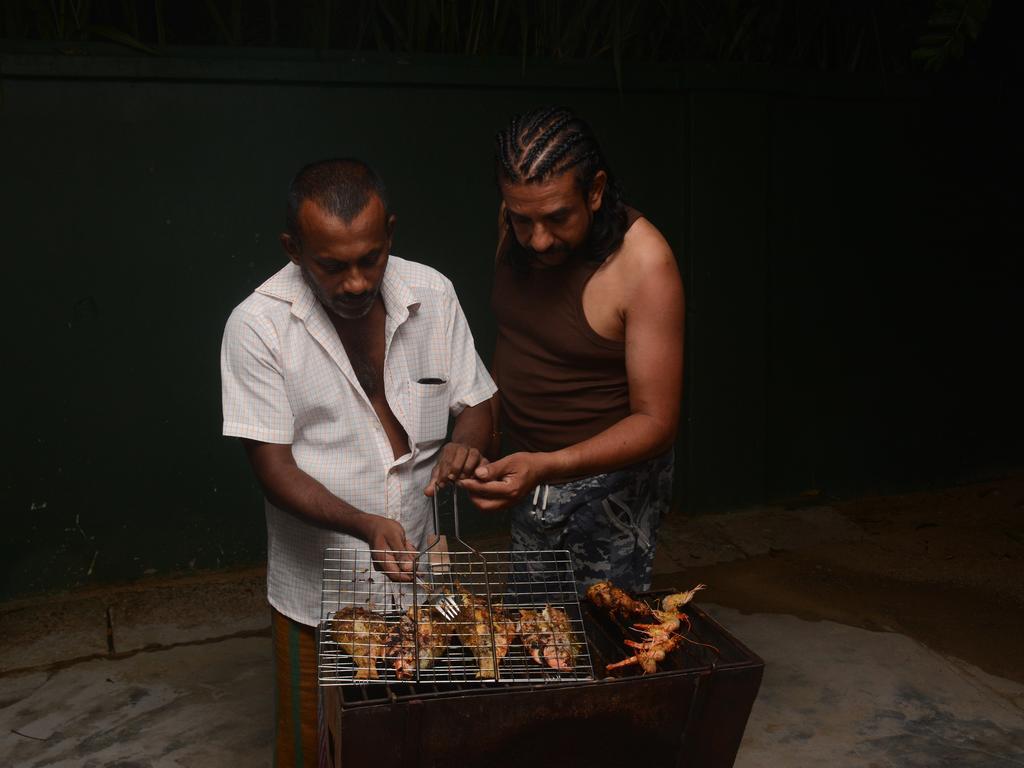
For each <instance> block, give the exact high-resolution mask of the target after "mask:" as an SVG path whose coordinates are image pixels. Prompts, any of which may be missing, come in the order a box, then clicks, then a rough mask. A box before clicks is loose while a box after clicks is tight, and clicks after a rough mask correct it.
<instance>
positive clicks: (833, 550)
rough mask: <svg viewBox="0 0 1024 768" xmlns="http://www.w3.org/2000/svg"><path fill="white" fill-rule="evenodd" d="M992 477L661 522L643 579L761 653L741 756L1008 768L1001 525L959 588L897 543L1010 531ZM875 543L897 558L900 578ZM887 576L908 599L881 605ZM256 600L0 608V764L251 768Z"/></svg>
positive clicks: (146, 595)
mask: <svg viewBox="0 0 1024 768" xmlns="http://www.w3.org/2000/svg"><path fill="white" fill-rule="evenodd" d="M998 489H999V493H998V494H996V498H997V499H1001V500H1002V501H1001V502H1000V504H994V505H991V504H987V503H986V504H978V503H974V502H975V501H976V500H977V499H987V498H989V497H990V496H991V494H988V493H987V492H988V491H989V490H991V487H990V486H978V487H968V488H966V489H953V490H950V491H948V492H941V493H942V494H945V496H943V497H942V498H941V499H940V498H938V497H937V496H936V494H931V495H927V494H924V495H916V496H915V495H911V496H907V497H898V500H899V501H900V503H899V504H896V507H893V505H894V504H895V502H894V498H895V497H889V498H886V499H877V500H862V501H861V502H858V503H857V504H856V505H852V506H851V505H849V504H847V505H828V506H821V505H819V506H806V505H804V504H802V503H801V504H796V505H791V506H790V507H789V508H786V507H779V508H769V509H761V510H748V511H744V512H739V513H735V514H730V515H718V516H714V517H706V518H697V519H692V520H688V519H686V518H684V517H683V516H673V517H670V518H669V519H668V521H667V522H666V524H665V526H664V528H663V531H662V535H661V537H660V542H661V543H660V550H659V557H658V562H657V566H656V571H657V578H656V586H669V585H673V586H677V587H681V588H685V587H689V586H692V584H693V583H694V582H696V581H697V580H700V581H705V582H707V583H708V584H709V588H708V590H707V591H706V592H704V593H702V596H703V597H704V598H705V599H704V600H701V601H700V603H701V606H702V607H703V608H704V609H705V610H707V611H708V612H709V613H711V614H712V615H713V616H714V617H715V618H716V619H718V620H719V621H720V622H721V623H722V624H723V625H724V626H725V627H727V628H728V629H729V630H730V631H731V632H732V633H733V634H734V635H735V636H736V637H738V638H739V639H741V640H742V641H743V642H744V643H746V644H747V645H748V646H750V647H751V648H752V649H753V650H754V651H756V652H757V653H758V654H760V655H761V656H762V657H763V658H764V660H765V663H766V671H765V677H764V682H763V684H762V688H761V693H760V695H759V697H758V700H757V702H756V704H755V706H754V710H753V713H752V714H751V718H750V722H749V724H748V727H747V731H746V735H745V738H744V741H743V745H742V747H741V750H740V754H739V757H738V759H737V766H742V767H744V768H747V767H751V768H752V767H754V766H758V767H759V766H812V765H821V764H824V763H826V762H827V763H829V764H831V765H834V766H858V767H859V766H879V767H881V766H894V767H895V766H900V767H903V766H911V767H916V766H921V767H922V768H923V767H926V766H927V767H928V768H931V767H933V766H947V765H948V766H954V765H956V766H994V767H995V766H999V767H1003V766H1024V679H1022V677H1024V676H1022V675H1021V674H1020V670H1021V669H1024V662H1022V658H1024V643H1022V642H1020V637H1021V636H1022V635H1021V633H1020V632H1019V631H1018V632H1017V634H1016V635H1013V634H1012V633H1013V632H1014V631H1015V630H1017V629H1019V628H1020V627H1021V623H1020V622H1022V621H1024V611H1022V610H1021V609H1022V603H1021V601H1020V600H1019V595H1018V592H1017V591H1016V590H1019V589H1021V588H1022V582H1024V578H1022V573H1024V572H1022V569H1021V568H1020V565H1021V563H1022V562H1024V558H1022V553H1021V552H1020V551H1019V550H1018V549H1015V548H1013V547H1009V548H1007V547H1006V546H1004V544H1003V542H1002V539H998V542H999V546H1000V547H1002V549H999V552H998V554H999V557H995V558H994V559H996V560H998V561H999V564H1000V567H999V568H996V569H994V570H992V569H988V570H985V568H982V569H981V570H982V571H983V572H984V573H985V574H987V576H986V577H985V578H977V573H976V571H977V570H978V567H974V566H972V567H971V568H970V569H969V570H970V572H971V573H970V576H969V578H968V579H967V581H968V582H969V583H967V584H963V583H960V582H959V581H957V580H956V579H953V578H952V577H950V578H946V576H943V575H942V574H941V573H940V574H938V576H937V577H936V578H937V579H938V580H933V581H932V582H927V581H919V580H916V576H915V574H916V573H917V571H916V570H915V568H916V567H917V566H918V565H920V564H919V563H917V560H920V558H921V557H925V555H924V554H921V552H920V551H918V550H921V547H920V542H919V541H917V540H916V539H914V540H913V546H910V545H907V546H909V549H910V550H912V551H911V554H909V555H908V553H907V552H901V551H900V545H899V542H900V541H903V540H904V539H902V538H901V536H903V534H904V533H905V530H904V529H907V530H913V531H918V532H924V533H925V534H927V536H928V537H929V541H930V542H931V543H930V545H929V546H928V547H925V548H924V550H922V551H923V552H925V553H927V552H928V551H931V550H932V549H933V548H934V547H936V546H938V547H939V550H938V551H939V552H940V553H941V554H940V557H941V559H942V561H943V562H946V563H949V562H950V559H951V558H950V557H949V555H950V554H951V553H952V555H953V559H955V558H958V557H963V558H968V559H969V558H970V557H973V556H974V555H976V554H977V553H978V547H979V546H981V545H979V543H978V539H977V536H987V535H989V534H988V533H984V531H991V530H996V531H998V530H1001V528H1000V526H1003V522H1002V521H1003V518H1002V517H1001V515H1002V514H1003V508H1004V507H1007V506H1008V507H1009V508H1010V509H1012V510H1016V511H1017V513H1018V514H1016V515H1015V516H1012V517H1011V518H1010V522H1009V523H1008V525H1010V528H1007V529H1006V531H1009V534H1010V539H1011V541H1017V537H1018V532H1019V528H1020V524H1019V522H1017V519H1018V518H1019V516H1020V515H1019V509H1018V506H1017V505H1018V504H1019V499H1018V496H1019V498H1020V499H1024V481H1021V480H1020V479H1013V478H1011V479H1009V480H1007V481H1006V482H1004V483H1002V484H1001V485H999V486H998ZM972 500H974V501H972ZM897 507H898V508H897ZM967 507H970V509H969V510H967ZM988 507H991V509H989V508H988ZM944 508H949V509H951V510H953V511H952V512H951V518H955V519H956V520H958V521H960V520H963V518H964V516H965V515H966V514H967V513H968V512H969V513H970V515H973V518H972V519H971V520H970V521H968V522H969V523H970V524H971V526H972V527H973V529H975V530H977V531H979V533H977V534H976V536H975V537H974V538H971V536H966V535H964V534H963V532H962V531H958V530H956V528H955V527H953V528H952V529H951V530H950V531H949V541H942V542H939V541H938V539H935V538H934V537H935V536H936V532H935V530H934V529H936V528H943V527H944V523H943V522H942V518H941V510H942V509H944ZM922 510H926V511H927V515H926V516H927V518H928V519H927V520H925V521H924V522H926V523H928V524H927V525H925V526H923V527H921V522H922V521H920V520H918V518H919V516H920V514H921V513H922ZM883 513H884V514H883ZM907 515H909V523H908V522H907V521H906V520H903V517H906V516H907ZM882 520H884V521H885V522H884V523H882V522H879V521H882ZM935 520H938V521H939V522H935ZM872 521H873V522H872ZM915 521H917V522H915ZM986 523H987V524H986ZM879 526H881V527H879ZM1013 526H1016V527H1013ZM1003 527H1004V528H1005V526H1003ZM879 537H880V538H879ZM993 541H995V540H993ZM879 542H882V545H881V547H880V550H879ZM990 545H991V542H989V544H986V545H985V546H986V547H988V549H987V550H986V551H988V553H989V556H990V557H992V550H991V546H990ZM982 549H985V547H982ZM876 550H878V551H885V552H890V553H892V552H895V557H896V559H895V560H894V561H893V562H894V563H895V562H896V561H899V564H898V568H899V573H900V576H899V578H895V579H894V577H893V574H892V573H890V572H889V570H887V569H888V568H889V567H890V565H891V566H892V567H893V568H895V567H896V565H893V564H892V563H890V565H886V563H888V562H889V561H888V560H886V559H885V558H882V559H881V560H879V559H878V558H877V557H875V556H872V555H871V553H872V552H875V551H876ZM914 551H918V552H917V555H916V556H915V555H913V552H914ZM851 552H853V553H856V552H860V556H859V558H855V557H853V555H851V554H849V553H851ZM915 557H916V558H917V559H916V560H915ZM926 565H927V563H926ZM1001 569H1002V570H1001ZM921 571H922V572H929V573H932V574H933V575H935V569H934V568H931V569H929V568H924V567H922V568H921ZM948 573H949V574H953V575H955V574H957V573H959V571H958V569H955V568H950V569H949V571H948ZM943 579H946V580H945V581H943ZM859 580H863V581H864V583H865V584H866V583H868V582H871V583H880V584H881V585H882V587H884V588H885V591H884V592H882V593H879V594H875V595H874V596H872V593H871V591H870V589H867V588H866V587H865V588H860V586H859V585H860V584H861V582H860V581H859ZM717 584H722V585H724V586H723V587H721V588H719V587H717V586H716V585H717ZM892 584H898V585H900V588H901V589H907V590H909V592H907V594H906V595H903V596H898V597H896V598H890V597H889V595H890V593H891V592H892V591H893V590H894V589H896V588H895V587H892ZM877 588H878V587H876V589H877ZM964 589H967V590H974V592H973V593H971V594H972V595H973V596H974V597H975V598H977V599H978V600H979V601H982V602H984V599H988V600H990V601H992V602H993V603H995V604H1001V605H1002V607H1003V610H1002V613H997V612H993V613H992V614H991V615H992V616H995V617H997V618H998V617H1002V615H1003V613H1006V614H1009V615H1010V616H1009V617H1008V618H1002V619H1000V620H1002V621H1003V624H1002V625H1000V624H998V621H997V623H996V625H995V626H993V625H991V624H986V623H982V622H978V621H975V620H974V617H973V615H972V605H971V604H970V603H966V604H965V603H963V602H953V601H951V600H950V599H949V595H950V594H951V591H952V592H955V591H956V590H961V591H962V590H964ZM896 591H898V589H896ZM262 592H263V574H262V573H261V572H260V571H258V570H254V571H241V572H233V573H225V574H207V575H203V576H193V577H188V578H181V579H175V580H167V581H160V582H158V581H154V582H150V583H145V584H139V585H133V586H130V587H121V588H108V589H103V590H96V591H93V592H79V593H76V594H74V595H68V596H63V597H51V598H49V599H45V600H44V599H37V600H28V601H22V602H19V603H12V604H8V605H4V606H0V765H4V766H7V765H10V766H68V767H70V766H76V767H79V766H81V767H85V768H89V767H91V766H120V767H121V768H128V767H129V766H138V767H141V766H154V767H156V768H175V767H178V766H182V767H183V766H190V767H194V768H201V767H204V766H236V765H252V766H264V765H265V766H269V765H270V764H271V758H270V744H271V721H272V702H271V696H270V691H271V678H270V647H269V638H268V635H267V610H266V607H265V603H264V602H263V598H262ZM926 596H927V597H926ZM983 598H984V599H983ZM908 606H915V608H916V609H915V610H914V611H909V613H910V614H912V615H911V616H910V618H909V619H908V618H906V616H907V614H908ZM983 613H984V610H983ZM984 615H986V616H988V615H989V614H984ZM1014 622H1017V623H1016V624H1015V623H1014ZM57 627H59V628H60V629H59V631H55V628H57ZM942 627H945V628H946V629H945V630H944V631H942V630H941V628H942ZM936 628H939V630H937V629H936ZM893 630H895V631H893ZM995 633H999V634H1000V635H1005V634H1006V633H1011V634H1010V636H1009V637H1003V636H1000V637H994V634H995ZM946 634H953V635H957V636H958V637H957V638H954V639H952V640H950V639H948V638H947V637H945V635H946ZM986 636H988V637H989V639H990V641H989V642H987V643H986V642H984V638H985V637H986ZM994 646H996V647H998V648H1002V649H1004V650H1003V651H1001V652H1000V653H998V654H993V653H992V652H991V649H992V647H994ZM986 648H988V651H986ZM951 651H952V652H951ZM996 656H998V658H995V657H996ZM965 659H966V660H965ZM983 670H985V671H983ZM993 670H996V671H999V672H1001V673H1003V676H997V675H996V674H991V673H992V672H993Z"/></svg>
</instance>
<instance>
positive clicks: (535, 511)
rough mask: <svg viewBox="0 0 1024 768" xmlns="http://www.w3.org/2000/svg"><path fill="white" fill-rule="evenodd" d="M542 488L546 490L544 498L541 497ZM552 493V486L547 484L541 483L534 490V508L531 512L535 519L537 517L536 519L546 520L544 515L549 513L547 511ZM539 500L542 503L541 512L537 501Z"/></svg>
mask: <svg viewBox="0 0 1024 768" xmlns="http://www.w3.org/2000/svg"><path fill="white" fill-rule="evenodd" d="M541 488H543V489H544V496H543V498H542V497H541V495H540V489H541ZM550 491H551V486H550V485H548V484H547V483H541V484H540V485H538V486H537V487H536V488H534V489H533V508H532V509H531V510H530V514H531V515H532V516H533V517H535V518H537V517H539V518H540V519H541V520H543V519H544V513H545V512H547V509H548V493H550ZM538 500H540V502H541V505H540V510H538V509H537V501H538Z"/></svg>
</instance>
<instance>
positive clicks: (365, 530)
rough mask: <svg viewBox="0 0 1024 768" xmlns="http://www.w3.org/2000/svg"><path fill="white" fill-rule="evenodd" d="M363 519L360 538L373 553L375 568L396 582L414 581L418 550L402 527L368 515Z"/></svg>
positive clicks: (393, 521) (391, 521) (395, 522)
mask: <svg viewBox="0 0 1024 768" xmlns="http://www.w3.org/2000/svg"><path fill="white" fill-rule="evenodd" d="M363 516H364V518H365V519H363V520H361V523H362V525H361V526H360V528H361V530H360V533H361V534H362V535H361V536H360V538H362V539H363V540H364V541H365V542H366V543H367V544H368V545H369V546H370V549H371V550H372V551H371V557H372V558H373V567H374V568H376V569H377V570H378V571H380V572H381V573H383V574H384V575H385V576H387V577H388V578H389V579H391V580H392V581H412V579H413V573H412V567H413V560H414V558H415V557H416V550H415V549H414V548H413V546H412V544H410V543H409V540H408V539H407V538H406V537H405V529H404V528H402V525H401V523H399V522H397V521H395V520H389V519H388V518H386V517H381V516H380V515H371V514H369V513H365V512H364V513H363ZM380 550H388V551H380Z"/></svg>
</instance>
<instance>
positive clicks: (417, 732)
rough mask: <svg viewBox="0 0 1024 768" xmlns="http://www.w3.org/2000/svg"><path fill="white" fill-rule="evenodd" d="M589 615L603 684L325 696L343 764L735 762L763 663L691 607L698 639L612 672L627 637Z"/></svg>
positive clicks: (379, 689)
mask: <svg viewBox="0 0 1024 768" xmlns="http://www.w3.org/2000/svg"><path fill="white" fill-rule="evenodd" d="M663 594H667V592H658V593H649V594H647V595H641V596H640V597H641V598H645V599H648V600H649V601H650V602H652V604H653V603H654V601H655V600H656V599H657V598H658V597H660V596H661V595H663ZM581 608H582V614H583V621H584V625H585V629H586V635H587V640H588V642H589V647H590V655H591V658H592V660H593V668H594V671H595V673H596V676H597V678H598V679H595V680H591V681H574V682H566V683H560V682H549V683H545V684H542V685H533V684H524V683H521V682H520V683H505V682H487V683H475V682H469V683H459V684H451V683H445V684H435V683H423V682H420V683H390V682H389V683H387V684H386V685H371V686H367V685H355V686H352V685H347V686H336V687H324V688H322V689H321V691H322V695H323V697H324V709H325V716H326V722H327V727H328V738H329V746H330V753H331V758H332V760H333V763H334V766H335V768H361V767H362V766H374V768H399V767H401V768H434V767H435V766H436V767H438V768H440V767H441V766H444V767H445V768H474V767H476V766H480V767H486V768H503V767H504V766H515V767H516V768H546V767H547V766H564V767H565V768H575V767H576V766H586V767H587V768H601V767H602V766H609V768H611V767H614V768H627V766H628V767H629V768H637V766H643V768H662V767H663V766H666V767H667V766H689V767H691V768H720V767H721V768H724V767H727V766H731V765H732V764H733V762H734V760H735V758H736V753H737V751H738V749H739V745H740V740H741V739H742V737H743V731H744V728H745V727H746V723H747V718H748V716H749V715H750V710H751V707H752V706H753V704H754V699H755V697H756V696H757V692H758V689H759V687H760V684H761V676H762V672H763V670H764V662H763V661H762V660H761V659H760V658H758V657H757V656H756V655H755V654H754V653H753V652H751V651H750V650H749V649H748V648H747V647H746V646H744V645H743V644H742V643H741V642H740V641H738V640H737V639H736V638H734V637H732V636H731V635H730V634H729V633H728V632H727V631H726V630H725V629H724V628H723V627H722V626H721V625H719V624H718V623H717V622H716V621H715V620H714V619H712V618H711V617H710V616H708V615H707V614H706V613H704V612H703V611H702V610H701V609H700V608H698V607H697V606H695V605H693V604H690V605H688V606H687V607H686V613H687V615H688V617H689V618H690V622H691V630H690V631H689V632H688V633H687V637H688V638H690V639H691V640H692V641H693V642H690V643H686V644H685V645H684V646H683V647H682V648H681V649H679V650H676V651H673V652H672V653H671V654H669V656H668V657H667V658H666V660H665V661H664V662H662V663H660V664H659V671H658V672H656V673H654V674H650V675H642V674H640V673H639V670H638V668H637V667H635V666H634V667H627V668H625V669H623V670H617V671H616V674H615V676H610V675H607V673H606V672H605V671H604V670H605V666H606V664H609V663H612V662H615V661H621V660H622V659H624V658H626V657H627V656H629V655H630V653H631V651H629V650H628V649H627V648H626V647H625V646H624V645H623V643H622V640H623V638H624V636H626V632H627V629H626V628H625V627H623V626H621V625H618V624H616V623H614V622H613V620H612V619H610V618H608V617H606V616H604V615H603V614H601V613H599V612H598V611H597V609H595V608H594V607H593V606H591V605H590V604H589V603H584V604H581Z"/></svg>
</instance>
